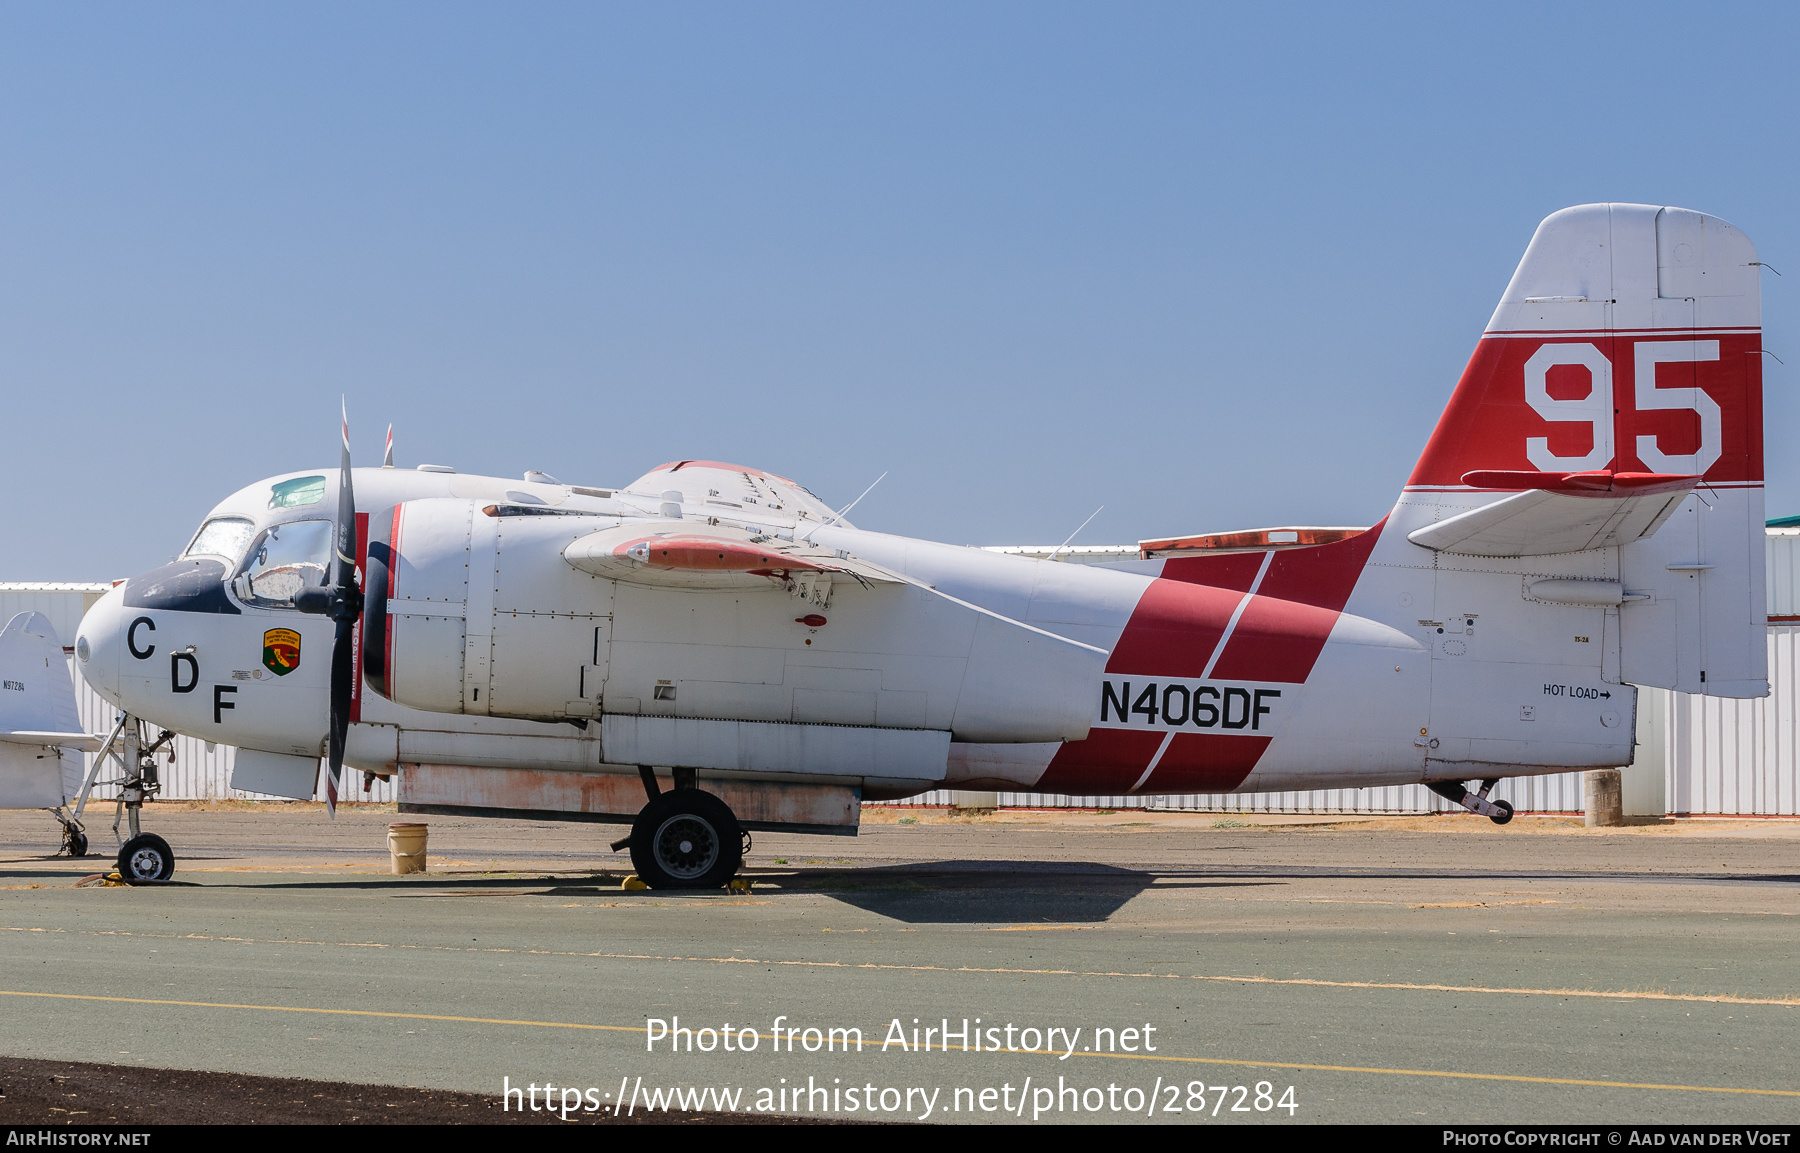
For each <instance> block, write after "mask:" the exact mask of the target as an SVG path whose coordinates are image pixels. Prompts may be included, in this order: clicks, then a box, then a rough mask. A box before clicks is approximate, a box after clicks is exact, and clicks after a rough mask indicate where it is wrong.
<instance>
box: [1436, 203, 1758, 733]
mask: <svg viewBox="0 0 1800 1153" xmlns="http://www.w3.org/2000/svg"><path fill="white" fill-rule="evenodd" d="M1761 325H1762V304H1761V282H1760V267H1759V266H1758V264H1757V262H1756V250H1755V248H1753V247H1752V246H1751V244H1750V241H1749V240H1748V239H1747V238H1746V237H1745V236H1744V234H1743V233H1741V232H1739V231H1738V230H1737V229H1735V228H1733V227H1732V226H1731V225H1729V224H1727V223H1725V222H1724V221H1722V220H1719V219H1718V218H1716V217H1712V216H1706V215H1704V214H1702V213H1698V212H1692V211H1689V210H1687V209H1682V208H1658V207H1655V206H1652V205H1642V204H1589V205H1583V206H1581V207H1578V208H1568V209H1564V210H1563V211H1561V212H1558V213H1556V214H1554V215H1553V216H1550V217H1549V218H1547V219H1546V220H1545V221H1544V222H1543V223H1542V224H1540V225H1539V226H1538V230H1537V234H1536V235H1535V236H1534V237H1532V240H1531V245H1530V247H1529V248H1527V249H1526V252H1525V258H1524V259H1523V260H1522V261H1520V263H1519V267H1518V271H1517V272H1515V273H1514V274H1513V278H1512V283H1511V284H1510V285H1508V286H1507V289H1506V294H1505V295H1504V296H1503V297H1502V298H1501V301H1500V306H1499V307H1498V308H1496V309H1495V310H1494V315H1493V319H1492V320H1490V321H1489V322H1488V326H1487V330H1486V331H1485V332H1484V333H1483V334H1482V338H1481V342H1480V343H1479V344H1478V345H1477V346H1476V348H1475V354H1474V356H1473V357H1471V358H1470V360H1469V365H1468V367H1467V368H1466V369H1465V370H1464V371H1463V375H1462V379H1461V380H1460V381H1459V382H1458V383H1457V386H1456V392H1455V394H1454V395H1453V397H1452V398H1451V401H1450V405H1449V407H1448V408H1447V409H1446V410H1445V411H1444V415H1443V416H1442V417H1441V418H1440V419H1439V421H1438V425H1437V428H1436V430H1435V431H1434V432H1433V433H1432V436H1431V441H1430V443H1429V444H1428V445H1427V446H1426V449H1425V454H1424V455H1423V456H1422V457H1421V458H1420V459H1419V462H1418V464H1417V466H1416V467H1415V468H1414V469H1413V473H1412V477H1411V479H1410V480H1409V481H1408V483H1407V488H1408V491H1409V492H1410V493H1419V494H1421V495H1423V494H1427V493H1437V494H1442V497H1441V499H1440V500H1439V502H1438V503H1439V504H1440V505H1441V506H1443V507H1442V511H1441V512H1440V513H1439V516H1438V519H1439V521H1440V522H1442V521H1444V520H1445V519H1446V518H1447V517H1448V516H1449V515H1450V514H1451V513H1454V512H1456V511H1457V510H1456V506H1458V505H1460V506H1461V507H1462V509H1464V510H1467V511H1466V512H1463V513H1461V514H1459V515H1462V516H1472V517H1473V519H1471V520H1469V521H1465V522H1464V523H1462V524H1461V525H1459V526H1456V527H1454V528H1451V527H1449V526H1444V525H1442V524H1440V525H1439V526H1438V527H1436V528H1435V529H1434V530H1433V532H1432V533H1430V534H1427V533H1426V531H1425V530H1424V529H1418V530H1415V531H1414V533H1413V534H1412V536H1411V539H1412V540H1413V541H1414V542H1415V543H1418V544H1424V545H1426V546H1427V547H1433V548H1440V549H1442V550H1444V551H1448V552H1455V551H1464V552H1471V553H1476V554H1477V555H1521V552H1523V553H1524V554H1525V555H1533V554H1536V555H1541V554H1544V553H1549V552H1568V553H1575V552H1586V551H1589V550H1600V549H1604V550H1607V552H1608V553H1611V551H1612V550H1613V549H1616V554H1613V555H1610V556H1608V557H1606V558H1602V560H1601V561H1600V562H1599V563H1602V564H1603V565H1605V566H1606V567H1609V568H1611V569H1612V571H1611V572H1608V573H1606V574H1604V575H1605V576H1607V577H1609V578H1610V579H1613V580H1617V581H1620V582H1622V584H1623V586H1624V597H1625V603H1624V605H1623V606H1622V608H1621V610H1620V614H1619V620H1620V636H1619V644H1620V652H1619V655H1620V662H1621V663H1620V671H1621V674H1622V677H1623V679H1624V680H1625V681H1627V682H1630V683H1633V684H1640V685H1653V686H1657V687H1662V688H1672V689H1679V690H1682V691H1684V692H1693V693H1705V694H1708V695H1711V696H1725V697H1757V696H1764V695H1767V693H1768V681H1767V677H1768V669H1767V652H1766V640H1765V633H1766V623H1767V606H1766V604H1765V601H1764V588H1763V581H1764V572H1763V541H1764V525H1763V443H1762V442H1763V436H1762V355H1761V353H1762V328H1761ZM1685 487H1692V489H1693V491H1692V492H1691V493H1689V494H1688V495H1686V496H1685V497H1683V496H1682V495H1681V494H1682V492H1683V490H1684V488H1685ZM1506 492H1520V493H1530V494H1531V496H1530V497H1529V499H1525V500H1522V501H1521V500H1518V499H1517V498H1515V502H1514V503H1513V504H1512V505H1511V506H1510V507H1508V508H1500V507H1498V505H1499V504H1500V502H1497V501H1495V496H1496V495H1498V494H1501V493H1506ZM1546 494H1547V495H1546ZM1658 494H1661V495H1660V496H1659V495H1658ZM1596 497H1598V498H1599V500H1600V503H1595V504H1592V505H1591V506H1588V505H1583V504H1582V503H1581V502H1582V501H1583V500H1593V499H1595V498H1596ZM1427 500H1429V498H1427ZM1570 502H1574V503H1573V504H1571V503H1570ZM1608 502H1610V503H1608ZM1589 507H1591V509H1592V511H1591V512H1587V511H1586V510H1587V509H1588V508H1589ZM1570 510H1574V511H1570ZM1584 513H1585V519H1584ZM1508 517H1511V518H1512V519H1510V520H1509V519H1506V518H1508ZM1483 518H1485V520H1484V519H1483ZM1477 522H1481V523H1477ZM1482 523H1485V524H1489V525H1499V526H1500V527H1498V528H1494V527H1490V528H1488V529H1486V530H1484V531H1483V532H1482V533H1476V530H1477V529H1480V528H1481V524H1482ZM1552 525H1554V526H1555V527H1554V531H1555V532H1556V533H1557V534H1558V535H1555V536H1553V537H1546V536H1543V535H1542V534H1543V533H1544V532H1549V531H1551V529H1550V527H1549V526H1552ZM1571 526H1573V527H1571ZM1589 530H1591V531H1589ZM1459 533H1460V534H1461V535H1460V536H1459V535H1458V534H1459ZM1584 533H1586V534H1587V535H1583V534H1584ZM1533 536H1536V537H1538V542H1537V543H1538V547H1536V548H1535V549H1533V548H1530V547H1523V548H1522V549H1521V550H1520V551H1514V552H1511V553H1507V552H1499V553H1496V552H1492V551H1487V552H1482V551H1481V549H1480V548H1476V547H1468V546H1459V545H1458V544H1457V543H1456V540H1468V539H1476V540H1481V541H1485V542H1487V543H1486V545H1485V546H1484V547H1487V548H1489V549H1492V548H1493V547H1497V546H1495V545H1494V544H1493V542H1494V541H1495V540H1502V541H1504V540H1515V539H1525V538H1530V537H1533ZM1453 538H1454V539H1453ZM1447 541H1448V542H1450V543H1447V544H1446V543H1445V542H1447ZM1595 575H1599V574H1595Z"/></svg>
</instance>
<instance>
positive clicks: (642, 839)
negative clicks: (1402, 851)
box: [631, 789, 743, 889]
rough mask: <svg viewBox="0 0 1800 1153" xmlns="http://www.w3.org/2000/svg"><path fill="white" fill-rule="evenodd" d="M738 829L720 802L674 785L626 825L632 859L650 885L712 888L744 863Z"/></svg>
mask: <svg viewBox="0 0 1800 1153" xmlns="http://www.w3.org/2000/svg"><path fill="white" fill-rule="evenodd" d="M742 838H743V830H742V829H740V828H739V827H738V822H737V818H736V817H735V816H733V815H732V813H731V809H730V808H729V807H727V806H726V804H725V802H724V801H721V800H720V799H719V798H717V797H715V796H713V795H712V794H711V793H708V792H703V791H701V790H700V789H675V790H672V791H670V792H667V793H662V794H660V795H659V796H657V797H656V798H655V799H653V800H652V801H651V802H650V803H649V804H647V805H645V806H644V808H643V810H642V811H641V812H639V813H638V816H637V820H636V821H634V822H632V825H631V864H632V867H633V868H635V869H636V870H637V874H638V876H639V877H641V878H642V879H643V881H644V883H645V884H647V885H649V886H650V887H651V888H652V889H716V888H718V887H719V886H721V885H723V884H724V883H725V882H726V881H729V880H730V879H731V878H732V876H733V875H734V874H735V873H736V872H737V871H738V866H739V865H741V864H742V863H743V850H742V848H741V845H742V843H743V840H742Z"/></svg>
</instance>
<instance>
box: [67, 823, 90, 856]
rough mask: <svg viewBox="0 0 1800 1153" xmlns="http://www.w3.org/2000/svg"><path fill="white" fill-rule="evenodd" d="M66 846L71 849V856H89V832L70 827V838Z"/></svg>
mask: <svg viewBox="0 0 1800 1153" xmlns="http://www.w3.org/2000/svg"><path fill="white" fill-rule="evenodd" d="M64 847H65V848H67V849H68V850H69V856H71V857H85V856H87V834H86V833H79V832H76V831H75V830H74V829H70V830H69V836H68V840H67V841H66V842H65V845H64Z"/></svg>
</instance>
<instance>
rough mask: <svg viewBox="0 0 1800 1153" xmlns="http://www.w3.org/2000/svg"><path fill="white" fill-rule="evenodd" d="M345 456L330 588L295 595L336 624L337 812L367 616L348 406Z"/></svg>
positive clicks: (329, 806) (329, 807)
mask: <svg viewBox="0 0 1800 1153" xmlns="http://www.w3.org/2000/svg"><path fill="white" fill-rule="evenodd" d="M343 434H344V435H343V444H344V452H343V460H342V463H341V464H340V465H339V471H338V507H337V530H336V532H335V533H334V534H333V539H332V547H333V550H334V553H335V555H334V556H333V557H332V560H331V572H330V576H329V579H328V580H327V581H326V584H325V587H323V588H316V589H304V590H302V591H301V593H300V595H299V596H297V597H296V598H294V607H295V608H297V609H299V610H300V611H301V612H303V613H313V614H315V615H319V616H328V617H330V618H331V619H332V620H333V621H335V622H337V636H336V638H335V639H334V640H333V642H332V646H331V732H330V741H329V746H328V754H329V755H328V757H327V766H328V768H329V769H330V774H329V776H328V778H327V780H326V782H325V809H326V811H327V812H328V813H330V814H331V815H332V816H334V817H335V816H336V815H337V798H338V782H339V781H341V780H342V779H343V775H344V738H345V737H346V736H347V735H348V734H349V731H350V697H351V695H352V693H353V691H354V690H355V687H356V684H355V679H356V659H355V658H356V621H357V618H358V617H360V616H361V615H362V608H363V595H362V589H360V588H359V587H357V584H356V551H357V539H356V492H355V490H354V489H353V488H352V486H351V481H350V413H349V410H348V409H347V408H346V409H345V410H344V423H343Z"/></svg>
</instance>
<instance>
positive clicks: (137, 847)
mask: <svg viewBox="0 0 1800 1153" xmlns="http://www.w3.org/2000/svg"><path fill="white" fill-rule="evenodd" d="M174 875H175V853H174V851H173V850H171V849H170V848H169V842H167V841H165V840H163V839H162V838H161V837H159V836H157V835H156V834H155V833H140V834H139V835H137V836H135V837H133V838H131V840H129V841H126V842H125V847H124V848H122V849H120V850H119V876H121V877H123V878H124V879H126V880H127V881H166V880H168V879H169V878H170V877H172V876H174Z"/></svg>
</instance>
